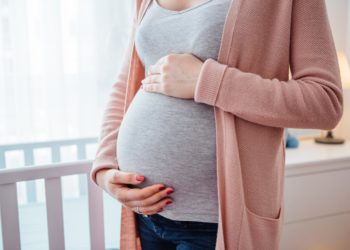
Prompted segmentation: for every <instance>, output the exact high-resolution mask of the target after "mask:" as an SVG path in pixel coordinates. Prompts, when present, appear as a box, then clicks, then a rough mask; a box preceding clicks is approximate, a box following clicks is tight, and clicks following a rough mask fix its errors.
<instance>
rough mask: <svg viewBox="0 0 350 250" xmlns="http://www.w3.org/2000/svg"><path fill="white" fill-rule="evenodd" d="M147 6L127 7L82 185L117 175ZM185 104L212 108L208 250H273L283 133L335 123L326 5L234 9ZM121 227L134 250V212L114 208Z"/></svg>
mask: <svg viewBox="0 0 350 250" xmlns="http://www.w3.org/2000/svg"><path fill="white" fill-rule="evenodd" d="M151 1H152V0H144V1H142V0H136V5H135V6H136V8H135V15H134V19H133V26H132V27H133V28H132V33H131V34H132V36H131V39H130V41H129V45H128V50H127V51H126V55H125V57H124V62H123V66H122V69H121V71H120V74H119V77H118V79H117V81H116V83H115V84H114V85H113V88H112V91H111V94H110V97H109V102H108V105H107V107H106V109H105V113H104V118H103V123H102V129H101V134H100V143H99V147H98V150H97V153H96V158H95V159H94V161H93V169H92V171H91V177H90V178H91V180H92V181H94V182H95V183H96V172H97V171H98V170H100V169H102V168H118V164H117V162H116V155H115V149H116V148H115V147H116V138H117V135H118V128H119V125H120V123H121V121H122V119H123V114H124V113H125V112H126V110H127V108H128V106H129V104H130V103H131V101H132V99H133V97H134V95H135V94H136V92H137V91H138V89H139V87H140V81H141V80H142V79H143V78H144V67H143V65H142V63H141V62H140V59H139V57H138V55H137V53H136V50H135V47H134V33H135V28H136V26H137V25H138V24H139V22H140V21H141V18H142V17H143V16H144V14H145V11H146V10H147V7H148V6H149V4H150V2H151ZM289 66H290V69H291V73H292V79H288V73H289V72H288V70H289ZM194 101H196V102H201V103H206V104H209V105H212V106H213V109H214V114H215V123H216V138H217V141H216V145H217V182H218V197H219V227H218V235H217V243H216V250H224V249H225V250H235V249H241V250H250V249H252V250H256V249H258V250H275V249H279V245H280V238H281V235H282V231H283V230H282V229H283V223H284V222H283V218H284V168H285V148H284V137H283V135H284V128H313V129H322V130H330V129H332V128H334V127H335V126H336V125H337V124H338V122H339V120H340V118H341V116H342V114H343V93H342V86H341V81H340V72H339V66H338V61H337V57H336V50H335V45H334V41H333V37H332V33H331V29H330V25H329V21H328V17H327V10H326V5H325V0H288V1H276V0H264V1H261V0H233V1H232V3H231V5H230V9H229V11H228V14H227V16H226V22H225V25H224V33H223V36H222V43H221V47H220V51H219V57H218V60H217V61H216V60H214V59H211V58H209V59H207V60H206V61H205V62H204V64H203V67H202V69H201V72H200V75H199V79H198V84H197V87H196V91H195V97H194ZM199 146H200V145H199ZM121 218H122V220H121V242H120V245H121V250H136V249H141V245H140V239H139V237H138V231H137V227H136V224H135V222H136V221H135V213H134V212H133V211H132V210H129V209H127V208H125V207H122V217H121Z"/></svg>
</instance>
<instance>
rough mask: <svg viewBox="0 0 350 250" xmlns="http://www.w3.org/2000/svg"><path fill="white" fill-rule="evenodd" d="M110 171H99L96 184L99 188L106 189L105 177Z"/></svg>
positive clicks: (105, 169)
mask: <svg viewBox="0 0 350 250" xmlns="http://www.w3.org/2000/svg"><path fill="white" fill-rule="evenodd" d="M107 171H108V168H104V169H101V170H99V171H97V173H96V183H97V185H98V186H99V187H101V188H103V189H104V182H105V181H104V177H105V175H106V172H107Z"/></svg>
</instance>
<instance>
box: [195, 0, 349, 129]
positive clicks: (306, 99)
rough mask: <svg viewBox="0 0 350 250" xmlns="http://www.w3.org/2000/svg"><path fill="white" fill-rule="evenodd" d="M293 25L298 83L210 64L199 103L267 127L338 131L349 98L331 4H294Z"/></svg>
mask: <svg viewBox="0 0 350 250" xmlns="http://www.w3.org/2000/svg"><path fill="white" fill-rule="evenodd" d="M291 22H292V24H291V38H290V39H291V40H290V41H291V44H290V58H289V62H290V68H291V73H292V79H290V80H288V81H281V80H278V79H276V78H273V79H266V78H263V77H261V76H260V75H258V74H255V73H250V72H243V71H242V70H240V69H238V68H235V67H230V66H228V65H225V64H222V63H219V62H218V61H216V60H214V59H212V58H208V59H207V60H205V61H204V64H203V65H202V68H201V71H200V74H199V77H198V80H197V85H196V89H195V94H194V101H196V102H202V103H206V104H208V105H212V106H216V107H218V108H220V109H222V110H224V111H226V112H230V113H232V114H234V115H236V116H238V117H241V118H243V119H245V120H248V121H251V122H254V123H258V124H261V125H265V126H273V127H289V128H313V129H322V130H331V129H333V128H334V127H335V126H336V125H337V124H338V122H339V120H340V119H341V116H342V113H343V93H342V86H341V80H340V72H339V65H338V60H337V55H336V49H335V45H334V41H333V37H332V33H331V28H330V24H329V20H328V16H327V10H326V5H325V0H307V1H305V0H294V1H293V13H292V20H291Z"/></svg>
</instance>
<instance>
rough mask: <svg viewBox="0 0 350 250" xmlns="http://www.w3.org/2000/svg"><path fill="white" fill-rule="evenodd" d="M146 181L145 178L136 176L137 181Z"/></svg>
mask: <svg viewBox="0 0 350 250" xmlns="http://www.w3.org/2000/svg"><path fill="white" fill-rule="evenodd" d="M144 179H145V177H144V176H139V175H138V176H136V180H138V181H143V180H144Z"/></svg>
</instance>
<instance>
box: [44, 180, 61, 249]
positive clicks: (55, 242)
mask: <svg viewBox="0 0 350 250" xmlns="http://www.w3.org/2000/svg"><path fill="white" fill-rule="evenodd" d="M45 195H46V211H47V226H48V236H49V246H50V250H56V249H57V250H62V249H64V227H63V206H62V189H61V179H60V177H56V178H46V179H45Z"/></svg>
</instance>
